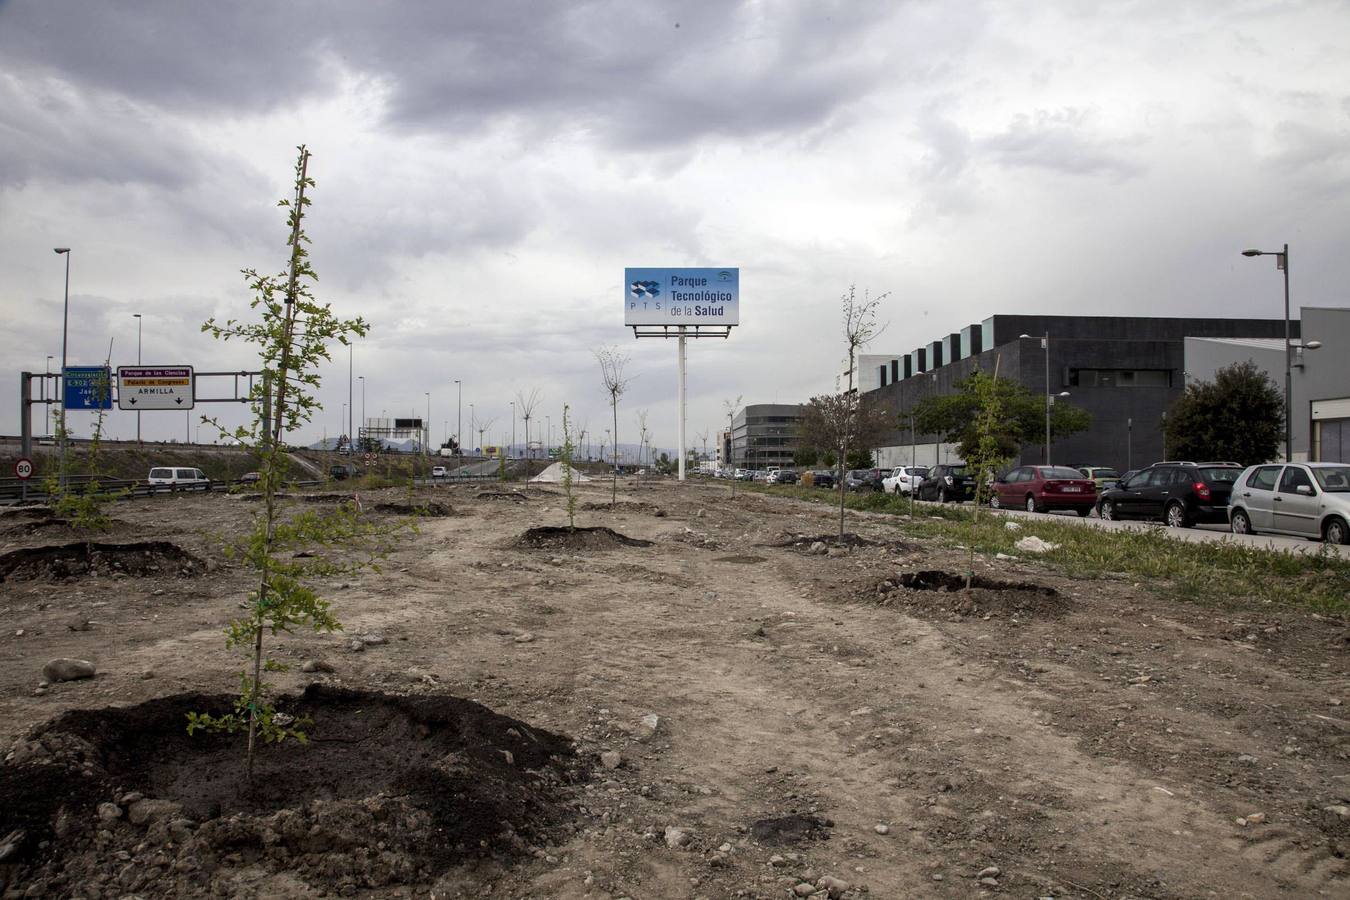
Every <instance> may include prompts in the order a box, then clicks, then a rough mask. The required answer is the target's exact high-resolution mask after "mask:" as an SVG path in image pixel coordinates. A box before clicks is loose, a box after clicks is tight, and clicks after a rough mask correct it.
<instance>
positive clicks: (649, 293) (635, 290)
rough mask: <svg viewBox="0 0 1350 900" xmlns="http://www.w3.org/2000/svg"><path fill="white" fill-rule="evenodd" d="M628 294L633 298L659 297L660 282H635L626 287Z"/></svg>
mask: <svg viewBox="0 0 1350 900" xmlns="http://www.w3.org/2000/svg"><path fill="white" fill-rule="evenodd" d="M628 292H629V293H630V294H632V295H633V296H634V297H659V296H661V282H659V281H635V282H633V283H632V284H630V285H629V286H628Z"/></svg>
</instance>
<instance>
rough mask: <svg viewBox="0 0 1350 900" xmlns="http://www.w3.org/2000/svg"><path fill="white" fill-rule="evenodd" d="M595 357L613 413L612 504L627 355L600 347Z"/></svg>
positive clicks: (616, 497) (616, 495) (615, 497)
mask: <svg viewBox="0 0 1350 900" xmlns="http://www.w3.org/2000/svg"><path fill="white" fill-rule="evenodd" d="M595 358H596V360H597V361H598V362H599V363H600V380H601V381H603V382H604V385H605V392H606V393H608V394H609V407H610V411H611V412H613V414H614V435H613V438H612V441H611V443H612V452H613V454H614V472H613V479H612V481H611V482H610V498H609V502H610V505H611V506H612V505H613V504H615V503H618V502H619V398H620V397H622V396H623V394H624V391H626V390H628V382H629V380H630V379H627V378H624V377H623V370H624V367H625V366H627V365H628V357H627V356H624V355H623V354H621V353H619V349H618V348H617V347H601V348H600V349H599V350H596V351H595Z"/></svg>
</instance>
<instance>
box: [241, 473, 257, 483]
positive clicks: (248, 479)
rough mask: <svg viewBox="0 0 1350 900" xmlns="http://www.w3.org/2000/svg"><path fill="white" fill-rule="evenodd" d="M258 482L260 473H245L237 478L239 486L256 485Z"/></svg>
mask: <svg viewBox="0 0 1350 900" xmlns="http://www.w3.org/2000/svg"><path fill="white" fill-rule="evenodd" d="M260 481H262V473H261V472H245V473H244V474H243V475H240V476H239V483H240V484H257V483H258V482H260Z"/></svg>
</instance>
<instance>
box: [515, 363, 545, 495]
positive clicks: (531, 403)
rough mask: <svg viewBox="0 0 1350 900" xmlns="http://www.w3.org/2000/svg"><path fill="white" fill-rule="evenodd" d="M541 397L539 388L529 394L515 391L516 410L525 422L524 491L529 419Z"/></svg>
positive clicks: (527, 479) (527, 477)
mask: <svg viewBox="0 0 1350 900" xmlns="http://www.w3.org/2000/svg"><path fill="white" fill-rule="evenodd" d="M543 399H544V398H543V395H542V394H540V393H539V388H530V392H529V394H526V393H524V392H523V391H516V409H517V410H519V411H520V416H521V418H523V419H524V420H525V490H527V491H528V490H529V489H530V472H531V468H530V418H531V417H532V416H533V415H534V411H535V410H536V409H538V408H539V404H540V403H542V402H543Z"/></svg>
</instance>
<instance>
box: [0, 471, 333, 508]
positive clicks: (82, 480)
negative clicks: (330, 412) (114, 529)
mask: <svg viewBox="0 0 1350 900" xmlns="http://www.w3.org/2000/svg"><path fill="white" fill-rule="evenodd" d="M91 481H96V482H98V486H99V491H98V492H99V493H100V494H117V495H119V496H121V497H124V498H128V499H130V498H136V497H156V496H163V495H165V494H201V493H218V494H223V493H228V492H229V491H230V489H231V488H236V487H239V486H241V485H245V484H249V482H245V481H239V480H235V481H211V482H207V483H206V484H205V485H200V484H182V485H180V484H147V483H146V482H144V481H133V480H131V479H126V478H99V477H98V476H92V475H72V476H70V477H69V478H67V479H66V483H67V484H73V485H75V486H76V487H79V486H80V485H85V484H88V483H89V482H91ZM324 483H325V482H322V481H288V482H286V484H287V486H289V487H317V486H319V485H321V484H324ZM23 499H26V500H28V501H30V502H32V501H38V502H41V501H45V500H46V499H47V492H46V491H45V490H43V482H42V481H39V480H37V479H31V478H30V479H29V480H28V484H27V491H25V490H24V483H23V482H22V481H20V480H19V479H18V478H0V503H5V502H11V503H12V502H15V501H19V500H23Z"/></svg>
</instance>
